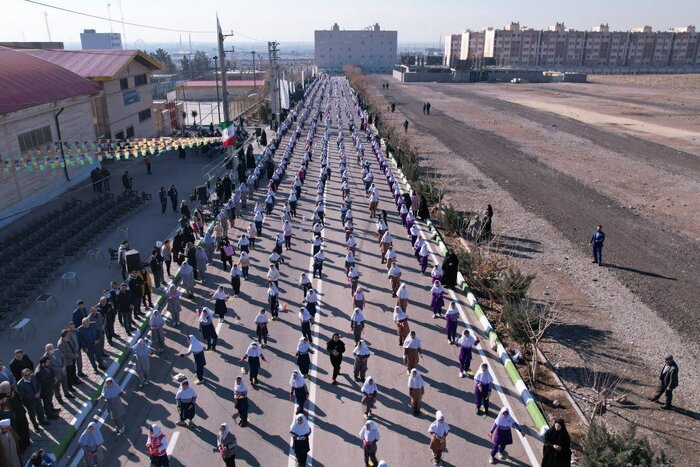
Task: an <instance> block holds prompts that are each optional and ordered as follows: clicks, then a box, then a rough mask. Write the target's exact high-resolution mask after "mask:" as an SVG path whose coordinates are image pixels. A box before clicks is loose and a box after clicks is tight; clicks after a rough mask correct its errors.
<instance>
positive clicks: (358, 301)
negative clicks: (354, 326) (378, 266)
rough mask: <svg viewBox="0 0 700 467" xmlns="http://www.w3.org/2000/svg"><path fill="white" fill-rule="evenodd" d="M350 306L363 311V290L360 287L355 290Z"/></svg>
mask: <svg viewBox="0 0 700 467" xmlns="http://www.w3.org/2000/svg"><path fill="white" fill-rule="evenodd" d="M352 302H353V303H352V304H353V306H354V307H355V308H359V309H360V310H364V309H365V288H364V287H362V286H359V287H357V290H356V291H355V293H354V294H353V296H352Z"/></svg>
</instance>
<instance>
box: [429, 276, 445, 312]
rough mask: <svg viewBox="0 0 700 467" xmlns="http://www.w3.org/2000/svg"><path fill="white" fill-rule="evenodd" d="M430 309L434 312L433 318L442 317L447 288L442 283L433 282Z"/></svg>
mask: <svg viewBox="0 0 700 467" xmlns="http://www.w3.org/2000/svg"><path fill="white" fill-rule="evenodd" d="M430 296H431V299H430V308H431V309H432V310H433V318H438V317H440V316H441V315H442V307H443V306H445V299H444V298H443V297H444V296H445V288H444V287H443V286H442V284H441V283H440V281H435V282H433V287H432V288H431V289H430Z"/></svg>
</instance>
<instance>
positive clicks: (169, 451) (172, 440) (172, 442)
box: [165, 431, 180, 456]
mask: <svg viewBox="0 0 700 467" xmlns="http://www.w3.org/2000/svg"><path fill="white" fill-rule="evenodd" d="M179 437H180V432H179V431H176V432H175V433H173V436H172V437H171V438H170V439H169V440H168V447H167V448H166V449H165V453H166V454H167V455H168V456H172V455H173V450H174V449H175V443H177V439H178V438H179Z"/></svg>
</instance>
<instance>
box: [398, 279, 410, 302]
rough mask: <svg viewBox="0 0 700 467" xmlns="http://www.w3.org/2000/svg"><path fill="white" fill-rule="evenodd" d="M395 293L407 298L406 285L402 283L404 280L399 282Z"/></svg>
mask: <svg viewBox="0 0 700 467" xmlns="http://www.w3.org/2000/svg"><path fill="white" fill-rule="evenodd" d="M397 294H398V296H399V298H402V299H403V298H405V299H408V286H407V285H406V283H404V282H402V283H401V285H400V286H399V290H398V292H397Z"/></svg>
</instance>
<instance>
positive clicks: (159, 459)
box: [146, 424, 170, 466]
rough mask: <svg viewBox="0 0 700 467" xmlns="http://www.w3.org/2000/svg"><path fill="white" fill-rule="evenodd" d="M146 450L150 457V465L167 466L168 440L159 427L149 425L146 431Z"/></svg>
mask: <svg viewBox="0 0 700 467" xmlns="http://www.w3.org/2000/svg"><path fill="white" fill-rule="evenodd" d="M146 449H148V454H149V455H150V456H151V465H155V466H167V465H170V464H169V461H168V452H167V449H168V438H167V437H166V436H165V434H164V433H163V430H162V429H161V428H160V425H155V424H154V425H151V428H150V430H148V439H147V440H146Z"/></svg>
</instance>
